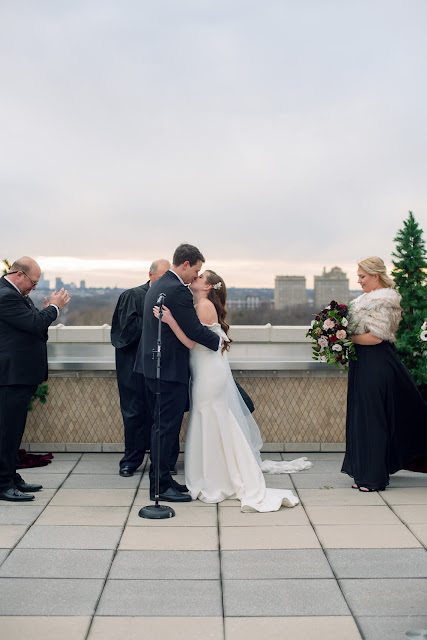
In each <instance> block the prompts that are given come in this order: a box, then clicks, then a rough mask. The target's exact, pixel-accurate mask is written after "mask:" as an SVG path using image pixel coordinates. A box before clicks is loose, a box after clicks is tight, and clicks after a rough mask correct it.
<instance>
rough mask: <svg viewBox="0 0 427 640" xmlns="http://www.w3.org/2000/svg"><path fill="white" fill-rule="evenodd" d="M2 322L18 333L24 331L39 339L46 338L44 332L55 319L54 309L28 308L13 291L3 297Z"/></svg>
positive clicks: (0, 311)
mask: <svg viewBox="0 0 427 640" xmlns="http://www.w3.org/2000/svg"><path fill="white" fill-rule="evenodd" d="M0 314H1V319H2V321H3V322H5V323H6V324H8V325H9V326H10V327H13V328H14V329H17V330H18V331H24V332H25V333H30V334H32V335H35V336H39V337H41V338H45V337H46V330H47V328H48V327H49V325H51V324H52V322H53V321H54V320H56V318H57V312H56V309H55V307H53V306H49V307H46V309H43V310H42V311H39V310H38V309H36V308H35V307H34V308H30V307H29V306H27V304H26V303H25V300H24V299H23V298H21V297H20V296H19V295H15V294H14V293H13V291H11V292H10V293H8V294H7V295H3V297H2V300H1V306H0Z"/></svg>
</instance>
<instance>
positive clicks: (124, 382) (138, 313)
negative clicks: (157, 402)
mask: <svg viewBox="0 0 427 640" xmlns="http://www.w3.org/2000/svg"><path fill="white" fill-rule="evenodd" d="M169 268H170V263H169V261H168V260H164V259H160V260H155V261H154V262H153V263H152V264H151V266H150V269H149V272H148V278H149V279H148V281H147V282H146V283H145V284H143V285H140V286H138V287H134V288H132V289H127V290H126V291H124V292H123V293H122V294H121V295H120V297H119V299H118V302H117V306H116V308H115V311H114V315H113V320H112V323H111V343H112V345H113V347H115V351H116V373H117V385H118V389H119V395H120V410H121V413H122V418H123V427H124V439H125V452H124V456H123V458H122V459H121V460H120V463H119V473H120V475H121V476H123V477H129V476H133V474H134V472H135V471H136V469H137V468H138V467H139V465H140V464H141V463H142V461H143V459H144V454H145V452H146V450H147V449H149V448H150V439H151V426H152V417H151V413H150V411H149V408H148V405H147V401H146V391H145V379H144V376H143V374H142V373H137V372H135V371H134V370H133V367H134V363H135V357H136V352H137V349H138V344H139V341H140V338H141V332H142V323H143V316H144V301H145V296H146V293H147V291H148V290H149V288H150V286H151V284H152V283H153V282H154V281H155V280H157V279H158V278H160V277H161V276H162V275H163V274H164V273H165V272H166V271H167V270H168V269H169Z"/></svg>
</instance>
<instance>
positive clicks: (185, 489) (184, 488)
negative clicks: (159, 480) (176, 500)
mask: <svg viewBox="0 0 427 640" xmlns="http://www.w3.org/2000/svg"><path fill="white" fill-rule="evenodd" d="M171 480H172V487H173V488H174V489H176V490H177V491H179V492H180V493H187V492H188V487H187V485H185V484H179V482H177V481H176V480H174V479H173V478H171Z"/></svg>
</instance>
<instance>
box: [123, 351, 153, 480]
mask: <svg viewBox="0 0 427 640" xmlns="http://www.w3.org/2000/svg"><path fill="white" fill-rule="evenodd" d="M117 364H119V363H117ZM126 373H128V375H121V369H120V368H117V384H118V388H119V394H120V410H121V413H122V418H123V426H124V435H125V454H124V456H123V458H122V459H121V460H120V468H122V467H124V466H128V467H131V469H132V470H133V471H134V470H135V469H137V467H139V465H140V464H141V462H142V461H143V459H144V455H145V452H146V451H147V449H149V448H150V440H151V427H152V424H153V420H152V415H151V410H150V406H149V404H148V399H147V392H146V388H145V378H144V376H143V375H142V374H140V373H134V372H126Z"/></svg>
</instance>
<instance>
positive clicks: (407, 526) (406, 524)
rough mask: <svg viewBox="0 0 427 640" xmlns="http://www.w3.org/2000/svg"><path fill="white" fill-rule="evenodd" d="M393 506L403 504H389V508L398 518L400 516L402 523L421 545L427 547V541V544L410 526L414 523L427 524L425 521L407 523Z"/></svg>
mask: <svg viewBox="0 0 427 640" xmlns="http://www.w3.org/2000/svg"><path fill="white" fill-rule="evenodd" d="M393 506H395V507H398V506H402V505H389V508H390V510H391V511H392V513H394V515H395V516H396V517H397V518H399V520H400V522H401V523H402V524H403V525H404V526H405V527H406V528H407V529H408V531H409V533H410V534H411V535H413V536H414V538H415V539H416V540H418V542H419V543H420V545H422V546H423V547H424V548H425V549H427V542H426V544H424V542H422V541H421V540H420V538H419V537H418V536H417V535H416V534H415V533H414V531H412V529H411V528H410V527H411V525H413V524H425V523H423V522H411V523H407V522H405V521H404V520H402V518H401V517H400V516H399V515H398V514H397V513H396V512H395V510H394V509H393ZM411 506H413V505H411Z"/></svg>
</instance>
